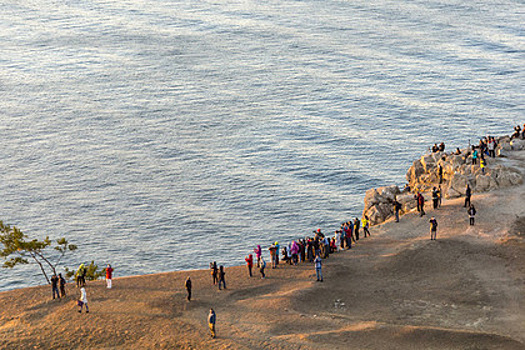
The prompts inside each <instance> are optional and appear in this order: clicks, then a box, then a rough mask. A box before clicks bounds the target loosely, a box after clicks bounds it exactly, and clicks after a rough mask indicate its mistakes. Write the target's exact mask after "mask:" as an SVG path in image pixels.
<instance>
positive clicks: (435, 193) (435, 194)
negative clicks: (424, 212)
mask: <svg viewBox="0 0 525 350" xmlns="http://www.w3.org/2000/svg"><path fill="white" fill-rule="evenodd" d="M432 203H433V205H434V210H436V209H437V208H438V207H439V194H438V189H437V188H436V187H435V186H434V188H433V189H432Z"/></svg>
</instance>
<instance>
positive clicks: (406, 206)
mask: <svg viewBox="0 0 525 350" xmlns="http://www.w3.org/2000/svg"><path fill="white" fill-rule="evenodd" d="M397 201H398V202H399V204H401V211H402V212H403V213H406V212H409V211H410V210H412V209H414V208H415V207H416V206H417V204H416V200H415V199H414V195H413V194H411V193H410V194H403V195H400V196H397Z"/></svg>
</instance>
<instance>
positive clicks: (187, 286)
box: [184, 276, 191, 301]
mask: <svg viewBox="0 0 525 350" xmlns="http://www.w3.org/2000/svg"><path fill="white" fill-rule="evenodd" d="M184 287H185V288H186V292H187V293H188V296H187V297H186V299H188V301H191V279H190V276H188V278H187V279H186V282H184Z"/></svg>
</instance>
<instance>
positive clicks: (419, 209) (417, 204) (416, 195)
mask: <svg viewBox="0 0 525 350" xmlns="http://www.w3.org/2000/svg"><path fill="white" fill-rule="evenodd" d="M414 200H415V201H416V207H417V211H418V213H421V206H420V205H419V192H417V193H416V194H415V195H414Z"/></svg>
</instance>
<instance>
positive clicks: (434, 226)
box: [429, 217, 438, 241]
mask: <svg viewBox="0 0 525 350" xmlns="http://www.w3.org/2000/svg"><path fill="white" fill-rule="evenodd" d="M429 222H430V240H431V241H435V240H436V237H437V227H438V222H437V220H436V218H435V217H432V218H430V220H429Z"/></svg>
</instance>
